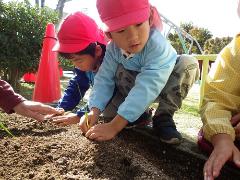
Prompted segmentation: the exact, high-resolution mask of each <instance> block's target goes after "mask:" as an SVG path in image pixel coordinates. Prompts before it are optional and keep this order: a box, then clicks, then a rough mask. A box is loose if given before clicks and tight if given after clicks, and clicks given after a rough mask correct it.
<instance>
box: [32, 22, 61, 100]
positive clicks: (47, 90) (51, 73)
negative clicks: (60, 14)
mask: <svg viewBox="0 0 240 180" xmlns="http://www.w3.org/2000/svg"><path fill="white" fill-rule="evenodd" d="M56 41H57V39H56V36H55V27H54V24H52V23H49V24H48V25H47V27H46V32H45V36H44V40H43V47H42V54H41V58H40V63H39V66H38V74H37V78H36V82H35V87H34V92H33V98H32V99H33V100H34V101H38V102H42V103H54V102H56V101H58V100H59V99H60V97H61V90H60V78H59V69H58V61H57V53H56V52H53V51H52V48H53V46H54V45H55V43H56Z"/></svg>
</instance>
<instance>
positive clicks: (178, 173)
mask: <svg viewBox="0 0 240 180" xmlns="http://www.w3.org/2000/svg"><path fill="white" fill-rule="evenodd" d="M0 113H1V112H0ZM3 115H4V117H5V118H4V119H1V121H2V122H4V123H5V124H6V125H7V126H8V128H9V130H10V131H11V132H12V133H13V134H14V135H15V137H14V138H12V137H9V136H8V135H7V134H6V133H5V132H4V131H2V130H0V179H6V180H11V179H14V180H16V179H39V180H40V179H43V180H45V179H46V180H55V179H66V180H76V179H202V168H203V163H204V160H201V159H198V158H196V157H194V156H192V155H191V154H188V153H186V152H184V151H181V150H179V149H178V148H175V147H172V146H167V145H165V144H162V143H160V142H159V141H157V140H156V139H154V138H151V137H150V136H146V135H144V133H139V132H142V131H141V130H140V131H135V130H132V129H131V130H124V131H123V132H122V133H120V135H119V136H118V137H117V138H115V139H114V140H112V141H108V142H101V143H96V142H92V141H90V140H88V139H86V138H85V137H84V136H82V134H81V132H80V130H78V128H77V126H71V127H57V126H54V125H53V124H51V123H49V122H48V123H38V122H36V121H34V120H32V119H29V118H24V117H21V116H18V115H16V114H12V115H9V116H8V115H6V114H3ZM146 132H147V131H146ZM229 174H231V175H229ZM238 177H239V176H238ZM220 178H221V179H236V174H234V173H233V174H232V173H228V172H227V171H226V173H223V174H222V175H221V177H220ZM237 179H239V178H237Z"/></svg>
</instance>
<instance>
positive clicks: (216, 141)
mask: <svg viewBox="0 0 240 180" xmlns="http://www.w3.org/2000/svg"><path fill="white" fill-rule="evenodd" d="M211 142H212V144H213V146H214V147H215V146H218V145H221V144H223V145H224V144H225V145H226V144H229V143H233V140H232V138H231V136H230V135H229V134H216V135H214V136H212V138H211Z"/></svg>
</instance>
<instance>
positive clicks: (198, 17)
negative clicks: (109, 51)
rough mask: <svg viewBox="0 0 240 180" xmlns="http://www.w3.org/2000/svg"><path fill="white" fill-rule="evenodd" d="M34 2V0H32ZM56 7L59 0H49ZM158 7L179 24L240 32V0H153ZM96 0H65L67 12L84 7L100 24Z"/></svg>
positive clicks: (217, 33) (229, 33) (230, 33)
mask: <svg viewBox="0 0 240 180" xmlns="http://www.w3.org/2000/svg"><path fill="white" fill-rule="evenodd" d="M30 1H31V2H34V0H30ZM45 1H46V5H47V6H49V7H51V8H54V9H55V7H56V4H57V1H58V0H45ZM150 2H151V4H153V5H154V6H156V7H157V9H158V11H159V12H160V13H161V14H162V15H164V17H166V18H167V19H169V20H170V21H172V22H173V23H174V24H176V25H178V26H179V25H180V23H188V22H192V23H193V25H195V26H198V27H202V28H206V29H208V30H209V31H210V32H211V33H212V34H213V36H214V37H226V36H234V35H235V34H236V33H238V32H240V18H238V15H237V0H150ZM95 3H96V0H71V1H69V2H67V3H66V4H65V7H64V12H67V13H71V12H74V11H84V12H86V9H87V14H88V15H89V16H91V17H92V18H94V19H95V20H96V22H97V23H98V24H99V25H100V24H101V21H100V19H99V16H98V13H97V9H96V5H95Z"/></svg>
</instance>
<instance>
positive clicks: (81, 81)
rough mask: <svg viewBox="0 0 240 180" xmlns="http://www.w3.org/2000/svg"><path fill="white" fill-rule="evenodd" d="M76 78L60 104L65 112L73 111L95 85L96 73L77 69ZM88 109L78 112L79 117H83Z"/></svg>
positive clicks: (71, 81)
mask: <svg viewBox="0 0 240 180" xmlns="http://www.w3.org/2000/svg"><path fill="white" fill-rule="evenodd" d="M74 71H75V74H76V75H75V76H74V77H73V78H72V79H71V80H70V81H69V84H68V87H67V89H66V90H65V91H64V95H63V97H62V98H61V99H60V100H59V102H58V107H59V108H63V109H64V110H65V111H72V110H73V109H74V108H75V107H76V106H77V105H78V104H79V102H80V101H81V100H82V98H83V97H84V95H85V93H86V91H87V90H88V89H89V87H90V86H92V85H93V83H94V76H95V73H93V72H91V71H88V72H84V71H81V70H79V69H77V68H75V69H74ZM86 109H88V108H87V107H83V108H81V109H79V110H78V111H77V115H78V116H79V117H81V116H82V115H83V114H84V113H85V111H86Z"/></svg>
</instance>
